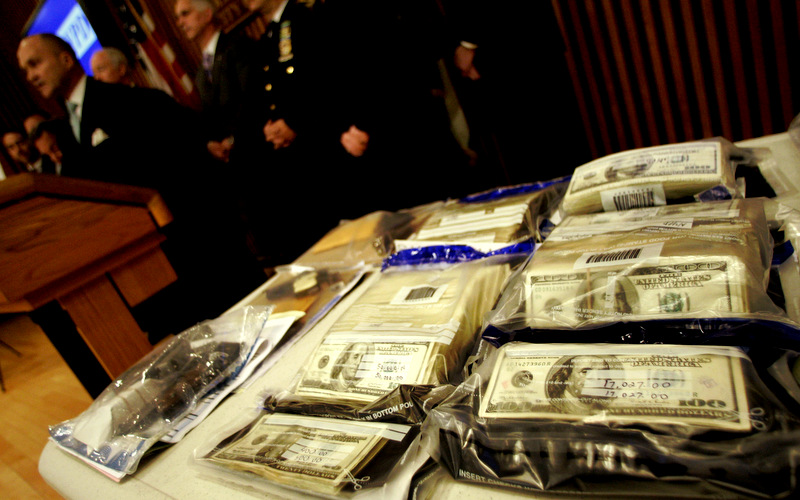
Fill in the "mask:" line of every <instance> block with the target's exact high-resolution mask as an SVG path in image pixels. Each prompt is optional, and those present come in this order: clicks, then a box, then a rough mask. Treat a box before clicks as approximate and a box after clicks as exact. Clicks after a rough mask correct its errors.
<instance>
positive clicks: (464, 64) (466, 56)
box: [453, 45, 481, 80]
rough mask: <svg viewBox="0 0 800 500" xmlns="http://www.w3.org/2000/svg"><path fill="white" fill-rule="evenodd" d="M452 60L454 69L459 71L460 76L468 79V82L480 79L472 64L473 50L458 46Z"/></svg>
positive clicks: (473, 59)
mask: <svg viewBox="0 0 800 500" xmlns="http://www.w3.org/2000/svg"><path fill="white" fill-rule="evenodd" d="M453 60H454V62H455V64H456V68H458V69H459V70H460V71H461V76H463V77H465V78H469V79H470V80H478V79H479V78H480V77H481V75H480V73H478V70H477V69H476V68H475V64H474V61H475V49H468V48H466V47H464V46H463V45H459V46H458V47H456V52H455V55H454V56H453Z"/></svg>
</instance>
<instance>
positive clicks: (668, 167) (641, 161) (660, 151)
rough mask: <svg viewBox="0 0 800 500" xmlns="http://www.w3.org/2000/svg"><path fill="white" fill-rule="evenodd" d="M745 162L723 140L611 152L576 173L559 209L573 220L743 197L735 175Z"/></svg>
mask: <svg viewBox="0 0 800 500" xmlns="http://www.w3.org/2000/svg"><path fill="white" fill-rule="evenodd" d="M744 157H746V152H745V150H742V149H740V148H737V147H735V146H734V145H733V144H731V143H730V142H728V141H727V140H725V139H722V138H714V139H708V140H703V141H696V142H685V143H680V144H668V145H664V146H653V147H648V148H640V149H632V150H629V151H623V152H620V153H614V154H612V155H608V156H604V157H602V158H598V159H596V160H593V161H591V162H589V163H586V164H584V165H581V166H580V167H577V168H576V169H575V171H574V173H573V175H572V179H571V181H570V184H569V188H568V189H567V192H566V193H565V195H564V199H563V201H562V203H561V209H562V210H563V212H564V213H565V214H566V215H576V214H588V213H595V212H603V211H606V212H609V211H619V210H629V209H632V208H642V207H653V206H660V205H667V204H671V203H685V202H687V201H694V200H703V201H705V200H713V199H723V198H732V197H733V198H736V197H742V196H741V194H740V193H739V191H738V189H737V185H736V178H735V172H736V165H737V164H739V163H740V162H742V161H743V160H744Z"/></svg>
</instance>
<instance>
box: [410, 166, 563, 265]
mask: <svg viewBox="0 0 800 500" xmlns="http://www.w3.org/2000/svg"><path fill="white" fill-rule="evenodd" d="M565 188H566V180H563V179H557V180H554V181H551V182H548V183H543V184H537V185H533V186H530V187H528V186H521V187H519V189H518V190H510V189H509V190H507V191H500V190H498V191H495V192H487V193H478V194H476V195H472V196H470V197H467V198H465V199H464V200H458V201H455V200H454V201H450V202H448V203H446V204H445V205H444V206H442V207H438V208H437V209H436V210H434V211H433V212H432V214H431V216H430V217H429V218H428V219H427V221H425V223H424V224H423V225H422V226H421V227H420V228H419V230H418V231H416V232H415V233H414V234H412V235H411V236H410V237H409V238H408V240H399V241H397V242H396V248H397V250H404V249H407V248H419V247H424V246H432V245H469V246H472V247H473V248H475V249H478V250H481V251H484V252H488V251H493V250H497V249H499V248H502V247H505V246H508V245H510V244H513V243H517V242H520V241H525V240H530V239H533V240H535V241H540V240H541V236H540V234H539V225H540V223H541V222H542V218H543V217H546V216H547V215H548V214H549V213H550V211H552V210H553V209H554V208H555V207H556V206H557V204H558V202H559V201H560V200H561V193H562V192H563V190H564V189H565ZM518 191H519V192H518Z"/></svg>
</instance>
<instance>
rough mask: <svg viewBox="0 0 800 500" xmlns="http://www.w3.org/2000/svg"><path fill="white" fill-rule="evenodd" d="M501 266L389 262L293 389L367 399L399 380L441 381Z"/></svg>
mask: <svg viewBox="0 0 800 500" xmlns="http://www.w3.org/2000/svg"><path fill="white" fill-rule="evenodd" d="M508 274H509V267H508V265H507V264H487V263H486V262H483V261H475V262H468V263H462V264H458V265H451V266H446V267H441V266H433V267H429V266H420V267H414V268H410V269H409V268H394V269H392V268H390V269H389V270H387V271H385V272H384V273H382V274H381V275H380V279H378V280H377V281H375V282H374V284H373V285H372V286H371V287H370V288H369V289H367V290H366V291H365V292H364V294H363V295H362V296H361V297H359V299H358V300H357V301H356V302H355V303H354V304H353V305H351V306H350V307H349V308H348V309H347V311H345V312H344V313H343V314H342V316H341V317H340V318H339V319H337V321H336V322H335V323H334V324H333V325H332V326H331V328H330V329H329V330H328V331H327V332H326V334H325V336H324V338H323V340H322V342H321V344H320V345H319V347H318V348H317V350H316V352H314V354H313V355H312V357H311V359H310V360H309V362H308V364H307V366H306V369H305V372H304V373H303V374H302V378H301V380H300V381H299V383H298V385H297V388H296V391H295V392H296V394H298V395H306V396H320V397H323V398H327V399H331V400H341V401H361V402H371V401H374V400H376V399H378V398H379V397H381V396H383V395H385V394H387V393H388V392H390V391H392V390H393V389H395V388H396V387H398V386H399V385H401V384H411V385H416V384H439V383H446V382H448V380H449V378H448V377H449V375H450V374H453V373H458V371H459V370H460V369H461V365H462V364H463V361H464V358H465V357H466V355H467V354H468V351H469V350H470V349H471V348H472V345H473V343H474V341H475V338H476V336H477V334H478V329H479V328H480V326H481V320H482V318H483V315H484V314H485V313H487V312H488V311H489V310H490V309H491V307H492V306H493V305H494V303H495V301H496V299H497V297H498V296H499V294H500V291H501V287H502V286H503V284H504V282H505V279H506V277H507V276H508Z"/></svg>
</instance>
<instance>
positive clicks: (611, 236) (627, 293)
mask: <svg viewBox="0 0 800 500" xmlns="http://www.w3.org/2000/svg"><path fill="white" fill-rule="evenodd" d="M759 208H760V204H759V202H758V201H755V200H734V201H727V202H713V203H693V204H689V205H676V206H674V207H660V208H652V209H640V210H633V211H630V212H617V213H607V214H597V215H585V216H573V217H568V218H566V219H565V220H564V222H562V224H560V225H559V226H558V227H557V228H556V229H555V230H554V231H553V232H552V234H551V235H550V237H549V238H548V239H547V241H545V243H544V244H543V245H542V246H541V247H540V248H539V250H538V251H537V252H536V254H535V255H534V256H533V258H532V259H531V261H530V262H529V264H528V267H527V269H526V275H525V283H524V288H525V297H526V315H527V318H528V319H529V320H530V322H531V323H532V324H533V326H535V327H537V328H541V327H570V328H574V327H580V326H585V325H587V324H592V323H605V322H609V321H618V320H626V321H633V320H647V319H666V318H675V317H682V318H703V317H720V316H721V317H731V316H740V317H741V316H742V315H747V314H754V313H768V314H770V315H775V316H777V317H780V318H782V319H783V318H785V317H786V315H785V313H783V311H781V310H780V309H779V308H778V307H777V306H775V304H774V303H772V301H771V300H770V299H769V297H768V296H767V295H766V284H767V279H768V271H769V262H770V259H771V248H770V247H769V244H768V243H769V241H770V237H769V233H768V231H767V226H766V222H765V219H764V215H763V209H761V210H760V212H759Z"/></svg>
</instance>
